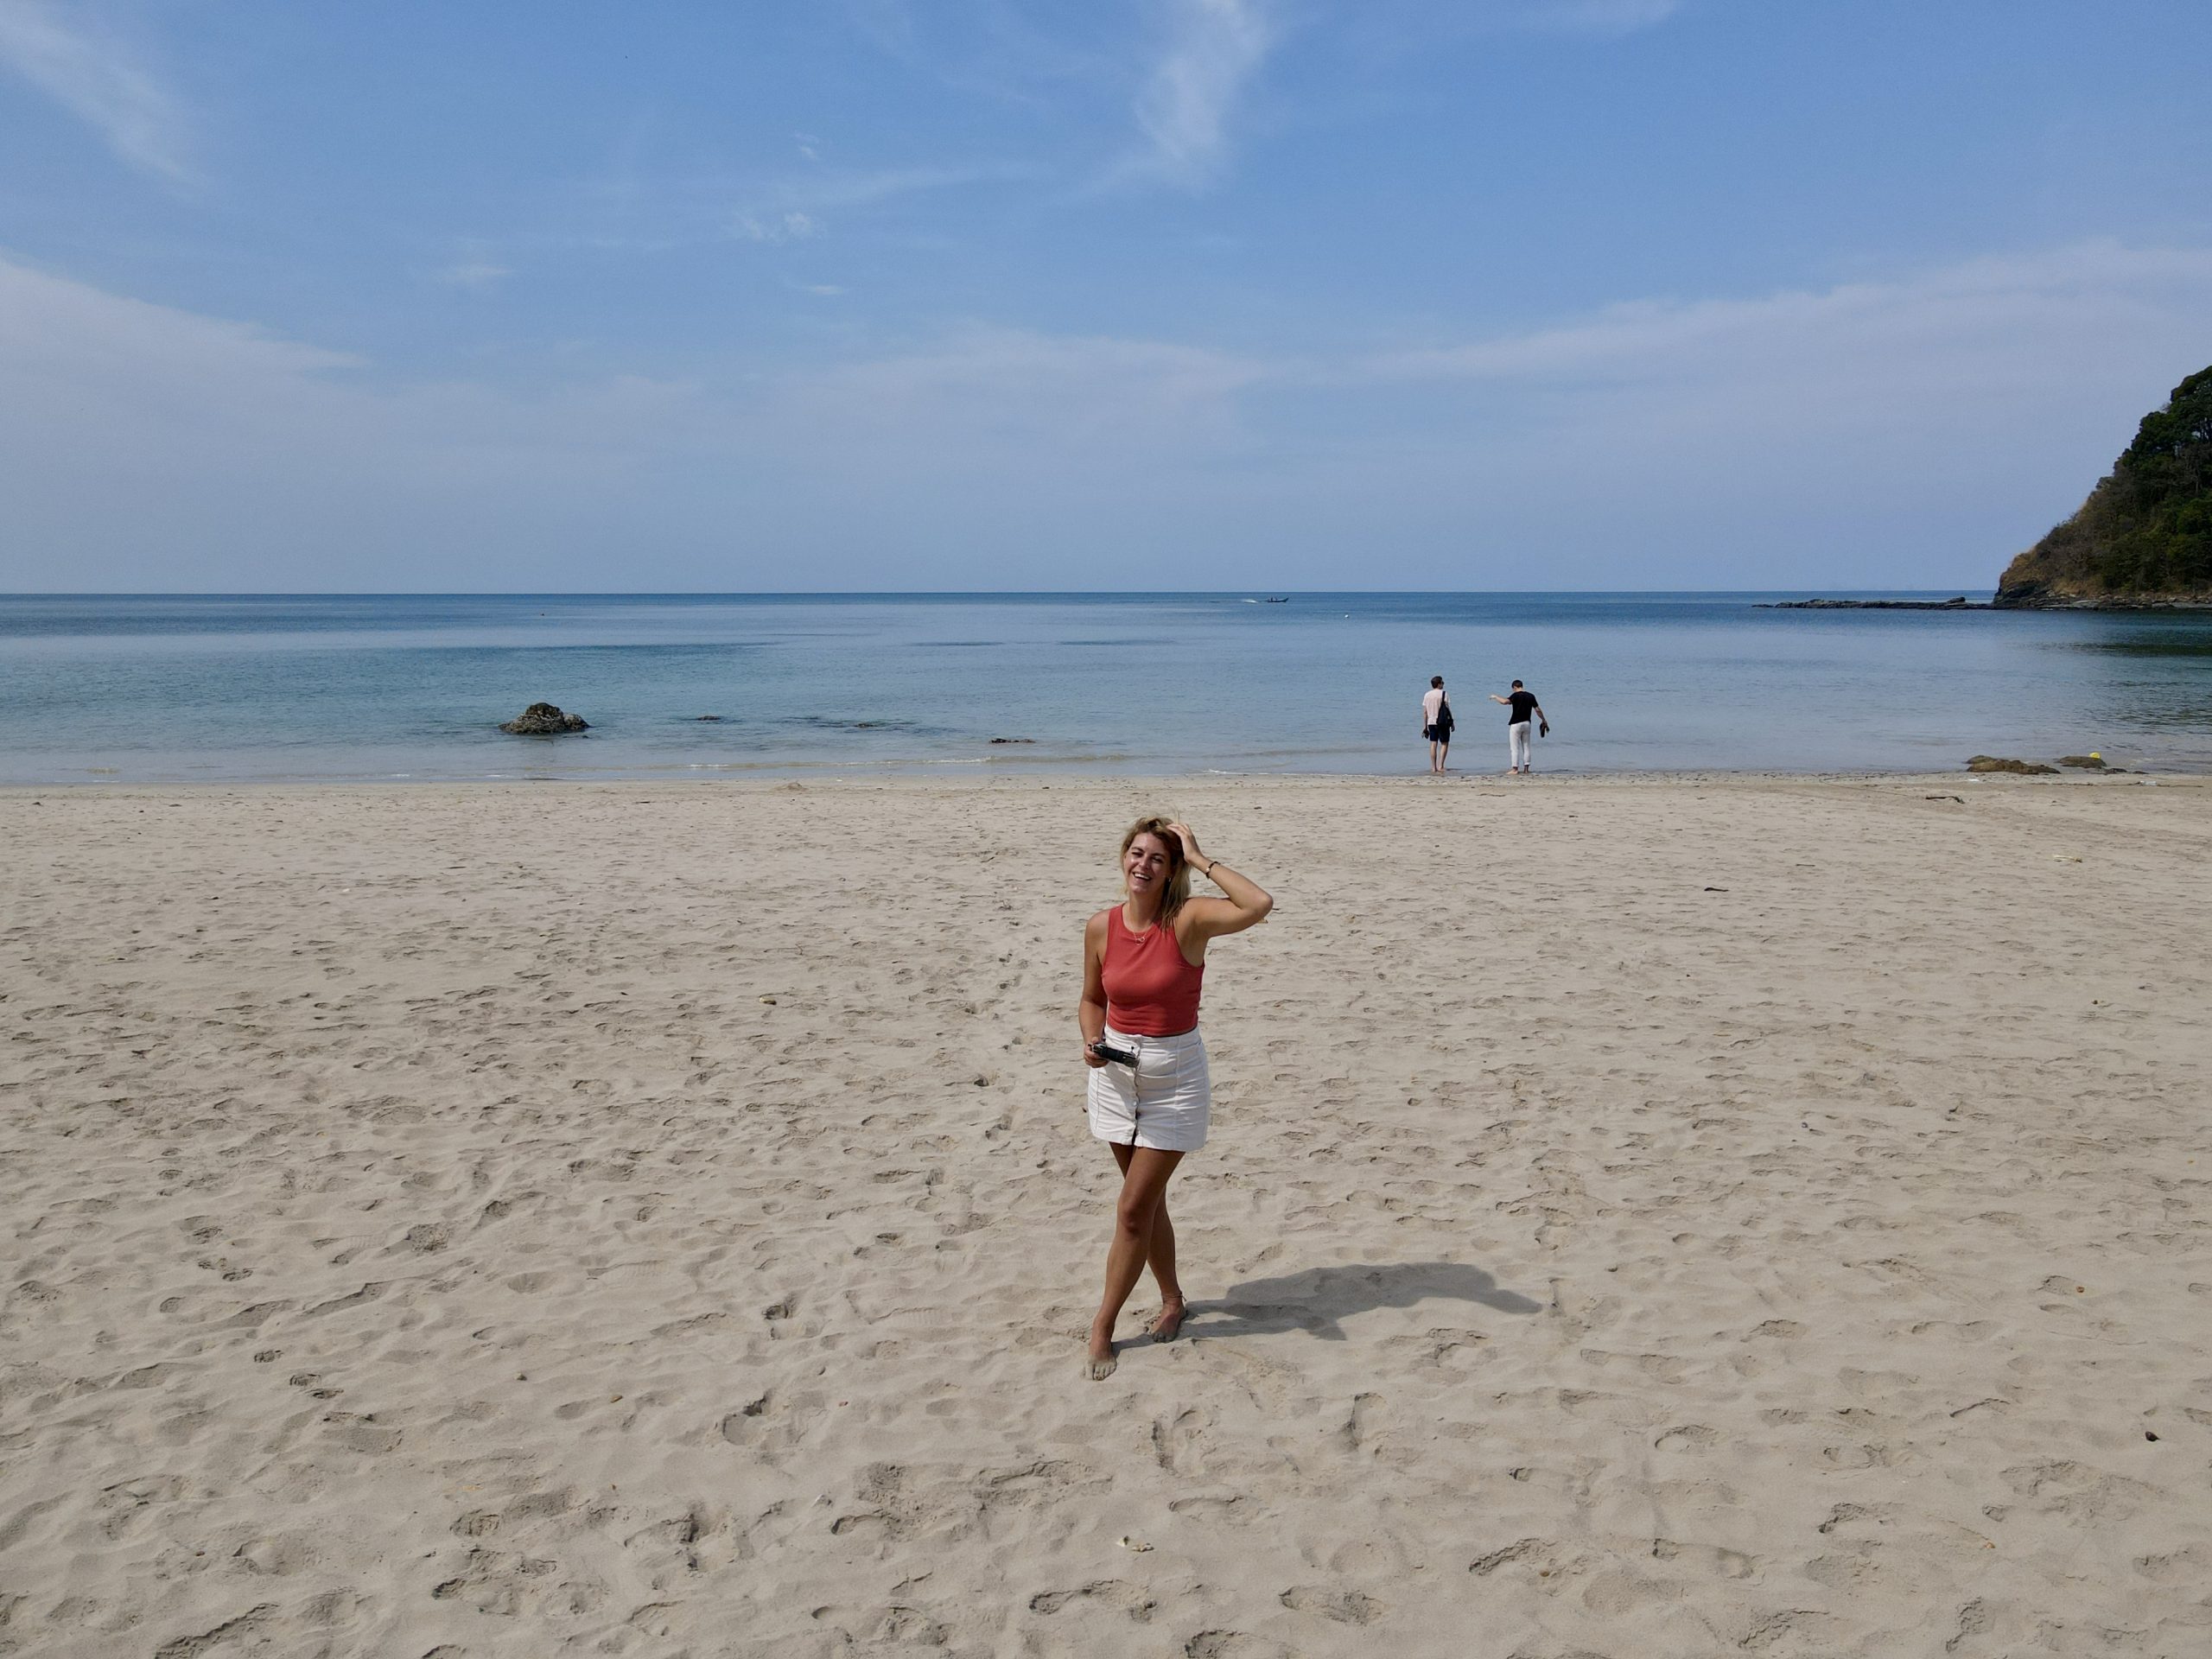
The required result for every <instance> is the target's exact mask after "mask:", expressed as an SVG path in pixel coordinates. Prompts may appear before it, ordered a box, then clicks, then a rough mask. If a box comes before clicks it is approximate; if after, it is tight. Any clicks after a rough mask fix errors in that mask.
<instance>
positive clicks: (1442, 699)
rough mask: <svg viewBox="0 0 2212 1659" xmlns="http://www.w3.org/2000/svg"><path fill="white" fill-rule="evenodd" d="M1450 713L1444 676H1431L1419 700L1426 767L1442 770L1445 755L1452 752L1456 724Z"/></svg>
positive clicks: (1432, 769) (1433, 770)
mask: <svg viewBox="0 0 2212 1659" xmlns="http://www.w3.org/2000/svg"><path fill="white" fill-rule="evenodd" d="M1457 723H1458V721H1457V719H1456V717H1455V716H1454V715H1452V699H1451V698H1449V697H1447V696H1445V695H1444V677H1443V676H1442V675H1441V674H1438V675H1434V676H1433V677H1431V678H1430V680H1429V682H1428V690H1427V692H1426V693H1424V694H1423V696H1422V697H1421V735H1422V736H1423V737H1425V738H1427V740H1428V769H1429V771H1431V772H1442V771H1443V770H1444V762H1445V759H1446V756H1448V755H1449V754H1450V753H1452V727H1453V726H1454V725H1455V724H1457Z"/></svg>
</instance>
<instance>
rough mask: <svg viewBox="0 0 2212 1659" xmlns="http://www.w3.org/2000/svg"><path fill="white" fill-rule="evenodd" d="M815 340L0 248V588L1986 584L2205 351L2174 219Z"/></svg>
mask: <svg viewBox="0 0 2212 1659" xmlns="http://www.w3.org/2000/svg"><path fill="white" fill-rule="evenodd" d="M824 339H826V336H825V337H823V339H817V341H816V343H815V344H813V345H811V346H798V347H795V348H794V349H793V350H792V351H791V352H789V353H784V354H782V355H781V356H779V357H778V358H776V359H760V358H758V357H752V356H745V357H737V356H726V357H723V358H721V359H714V358H713V356H712V354H710V353H709V354H707V355H705V356H702V359H700V360H699V361H698V362H696V364H695V365H692V366H691V367H690V370H689V371H688V372H687V374H686V375H685V377H684V378H681V379H672V378H646V377H643V376H637V375H628V376H624V375H605V374H594V375H577V376H574V377H571V378H558V377H556V378H551V379H546V378H532V379H531V381H530V383H529V384H528V385H511V384H506V383H504V382H502V381H500V380H498V379H495V378H488V377H486V376H484V375H482V374H481V373H479V374H476V375H474V376H473V377H471V376H459V375H455V376H433V377H429V378H421V379H409V378H404V377H398V376H394V375H391V374H389V373H385V372H379V371H378V367H377V366H376V365H373V364H364V363H360V362H358V361H357V360H355V359H352V358H349V357H347V356H345V355H342V354H340V353H331V352H327V351H323V350H321V349H320V348H318V347H316V346H313V345H309V344H304V343H297V342H293V341H288V340H280V339H275V338H272V337H270V335H268V334H265V333H264V332H262V331H260V330H257V329H255V328H252V327H245V326H242V325H240V324H238V323H234V322H229V321H221V320H218V319H213V318H209V317H205V316H200V315H193V314H190V313H187V312H182V311H178V310H175V309H171V308H164V307H161V306H156V305H149V304H145V303H143V302H137V301H134V300H130V299H126V298H124V297H121V296H117V295H112V294H108V293H104V292H102V291H100V290H99V289H94V288H92V287H90V286H87V285H86V284H82V283H74V282H72V281H69V280H68V279H67V278H64V277H57V276H50V275H47V274H45V273H42V272H39V271H36V270H31V269H29V268H28V267H25V266H22V265H21V264H11V263H10V262H9V261H8V259H7V258H6V257H4V256H3V255H0V495H4V496H5V497H6V499H8V500H9V502H10V513H11V518H10V530H11V531H14V532H15V533H13V534H11V535H10V536H9V537H5V538H0V591H5V590H8V589H10V588H54V587H60V586H67V585H70V584H72V583H74V584H76V585H78V586H83V585H86V578H85V575H84V573H86V572H87V571H92V572H97V573H98V574H99V578H100V582H101V583H102V584H104V585H107V586H113V587H124V588H128V587H133V586H136V587H137V588H193V587H200V588H205V587H210V586H225V585H227V586H231V587H232V588H237V587H253V586H258V587H263V588H270V589H283V588H295V587H298V586H300V585H302V581H303V579H305V577H306V576H307V573H308V567H306V566H302V564H301V563H300V562H299V561H300V554H299V551H298V550H299V549H300V548H301V547H302V546H306V545H312V546H314V547H315V548H316V549H317V550H318V561H319V562H318V563H316V564H315V566H314V567H313V569H314V573H315V575H314V580H315V581H317V582H325V583H327V584H328V585H332V586H339V587H343V586H347V585H352V586H354V587H384V588H406V587H408V586H410V585H415V586H417V587H423V586H428V585H430V584H433V583H435V582H447V583H448V584H450V583H452V582H454V580H455V578H456V576H457V575H458V576H460V577H461V578H462V579H463V580H464V581H465V582H466V583H467V584H470V585H482V586H493V587H496V586H499V585H500V584H501V583H502V582H507V581H511V580H512V581H517V582H520V581H536V582H541V583H542V582H546V581H548V580H551V581H553V582H554V583H555V585H561V584H563V583H566V584H567V585H572V586H582V587H590V586H593V585H594V584H596V585H601V586H604V585H605V583H606V581H607V576H606V569H607V567H606V565H605V563H604V561H605V558H606V550H607V548H608V547H610V546H616V545H620V546H623V547H632V546H634V547H637V548H639V550H640V552H639V558H638V561H637V562H636V563H634V564H632V565H626V566H625V567H624V580H626V581H631V582H635V583H636V584H637V585H639V586H647V585H652V584H656V583H658V584H664V585H667V586H671V587H683V586H692V585H699V584H701V583H720V584H722V585H725V586H727V585H728V584H730V583H732V582H746V583H754V584H758V585H762V586H774V585H777V584H778V583H779V582H791V581H794V580H798V579H799V578H797V577H794V576H793V575H791V572H792V571H793V570H795V569H804V581H806V582H808V583H810V584H811V585H815V586H823V587H834V586H840V585H857V586H863V587H866V586H876V587H885V586H892V585H896V584H897V583H899V582H905V583H906V585H908V586H912V585H913V578H914V574H915V571H916V569H922V570H924V571H925V572H926V573H927V575H928V578H929V579H931V580H935V581H940V582H946V583H948V584H949V585H955V586H962V585H965V586H1008V587H1039V586H1056V585H1066V584H1070V583H1072V584H1074V585H1077V586H1082V585H1092V586H1097V585H1107V584H1108V583H1109V582H1129V583H1134V582H1138V581H1139V579H1140V578H1142V579H1143V580H1146V581H1150V582H1154V583H1156V584H1157V585H1162V586H1168V585H1175V584H1176V583H1179V582H1192V581H1205V582H1212V583H1214V584H1216V585H1233V584H1235V583H1237V582H1243V581H1247V580H1251V581H1257V580H1261V579H1262V578H1263V577H1264V578H1266V579H1269V580H1271V581H1273V582H1274V585H1276V586H1278V587H1280V586H1283V585H1287V584H1290V583H1293V582H1296V583H1300V584H1303V585H1311V586H1316V587H1327V586H1332V585H1341V584H1342V583H1343V582H1344V581H1345V580H1346V579H1347V578H1350V579H1352V580H1355V581H1357V580H1363V579H1371V575H1372V573H1371V571H1370V569H1368V568H1367V567H1365V566H1363V565H1362V564H1361V563H1359V556H1358V555H1357V554H1355V553H1353V552H1351V551H1348V550H1351V549H1366V548H1378V547H1379V548H1387V549H1389V550H1390V559H1389V571H1390V575H1389V578H1388V579H1389V580H1392V581H1395V582H1404V583H1406V584H1408V585H1410V586H1420V585H1423V584H1432V585H1459V586H1467V585H1474V586H1482V585H1486V584H1489V583H1495V582H1512V581H1515V580H1523V581H1525V578H1526V577H1527V575H1528V572H1529V569H1530V561H1531V560H1532V559H1534V560H1536V561H1537V562H1539V563H1540V564H1541V570H1542V574H1543V577H1544V579H1545V580H1547V581H1554V582H1560V584H1562V585H1566V586H1600V587H1603V586H1613V587H1621V586H1634V585H1637V584H1638V582H1639V580H1641V581H1643V582H1644V583H1645V584H1646V585H1649V583H1652V582H1658V583H1663V584H1681V585H1693V586H1704V587H1715V588H1720V587H1751V586H1763V585H1764V586H1790V585H1808V586H1809V585H1844V586H1868V587H1872V586H1887V585H1903V586H1925V585H1929V582H1930V581H1931V580H1932V576H1933V575H1934V574H1938V573H1940V575H1941V576H1942V579H1944V580H1946V581H1949V580H1954V579H1956V578H1959V577H1963V576H1964V575H1967V574H1968V573H1970V572H1972V571H1974V570H1976V569H1986V572H1987V573H1988V574H1989V575H1992V576H1993V575H1994V574H1995V572H1996V570H1997V569H1998V568H1999V566H2001V564H2002V563H2003V561H2004V559H2005V557H2007V556H2010V555H2011V554H2012V553H2013V552H2015V551H2017V550H2018V548H2020V547H2022V546H2024V545H2025V544H2026V543H2028V542H2030V541H2032V540H2033V539H2034V537H2036V536H2037V535H2038V534H2040V533H2041V532H2042V531H2044V530H2045V529H2047V528H2048V527H2049V526H2050V524H2051V523H2052V522H2054V521H2055V520H2056V518H2060V517H2062V516H2063V514H2064V513H2065V512H2068V511H2069V510H2070V509H2071V508H2072V507H2073V506H2074V505H2075V503H2076V502H2077V501H2078V500H2079V499H2080V497H2081V494H2082V492H2083V491H2085V490H2086V489H2087V488H2088V486H2089V484H2090V483H2091V482H2092V481H2093V480H2094V478H2095V476H2096V475H2097V474H2099V473H2100V472H2101V471H2102V470H2103V469H2104V468H2105V467H2107V465H2109V464H2110V461H2111V456H2112V454H2113V452H2114V450H2115V449H2116V448H2118V447H2119V445H2120V443H2121V442H2124V441H2125V438H2126V434H2127V432H2128V431H2130V430H2132V429H2133V423H2134V421H2135V420H2136V419H2137V417H2139V416H2140V415H2141V413H2142V411H2143V410H2144V409H2145V408H2146V407H2149V406H2150V404H2152V403H2153V402H2155V401H2156V400H2157V399H2158V397H2161V396H2163V395H2164V392H2165V391H2166V390H2167V389H2168V388H2169V387H2171V385H2173V383H2174V381H2175V380H2177V378H2180V376H2181V375H2182V374H2183V373H2184V372H2188V371H2190V370H2191V369H2194V368H2196V367H2198V366H2201V365H2202V364H2203V363H2204V362H2205V361H2206V360H2207V359H2208V358H2212V249H2202V248H2199V249H2187V248H2183V249H2171V250H2161V249H2143V248H2128V247H2124V246H2119V245H2110V244H2090V245H2080V246H2074V247H2065V248H2056V249H2050V250H2046V251H2040V252H2031V253H2023V254H2018V255H2012V256H2006V257H1992V258H1987V259H1981V260H1974V261H1968V262H1964V263H1961V264H1954V265H1950V266H1947V267H1942V268H1936V269H1929V270H1918V271H1910V272H1905V273H1903V274H1900V275H1897V276H1895V277H1889V278H1886V279H1885V280H1882V281H1878V282H1858V283H1845V284H1840V285H1835V286H1829V287H1821V288H1807V289H1802V290H1797V291H1783V292H1777V293H1770V294H1766V295H1759V296H1747V297H1727V298H1714V299H1703V300H1686V301H1680V302H1675V301H1647V302H1638V303H1635V304H1629V305H1623V306H1618V307H1613V308H1607V309H1605V310H1602V311H1599V312H1596V313H1592V314H1590V315H1585V316H1582V317H1580V318H1571V319H1568V320H1567V321H1563V322H1560V323H1559V324H1556V325H1554V326H1548V327H1536V328H1532V329H1529V330H1526V331H1523V332H1519V333H1514V334H1499V335H1493V336H1491V337H1486V338H1472V339H1467V338H1462V339H1460V340H1456V341H1453V340H1445V341H1442V342H1440V343H1438V344H1437V345H1435V346H1433V347H1430V348H1427V349H1422V350H1416V351H1404V352H1399V353H1392V354H1389V355H1379V356H1378V355H1376V354H1373V353H1367V352H1363V351H1356V350H1348V349H1347V350H1338V351H1334V352H1330V351H1311V352H1309V351H1306V350H1303V349H1301V350H1300V351H1299V352H1297V353H1280V354H1272V355H1271V354H1267V353H1257V352H1243V351H1230V350H1225V349H1221V348H1219V347H1217V346H1210V345H1207V344H1205V343H1203V342H1196V343H1194V342H1189V341H1170V340H1148V339H1142V338H1128V337H1116V336H1109V335H1103V334H1045V333H1039V332H1036V331H1032V330H1022V329H1009V328H1004V327H989V326H986V325H981V324H978V325H974V326H970V327H963V328H959V329H956V330H953V331H950V332H949V333H946V334H942V335H939V336H937V337H934V338H930V339H925V340H919V341H917V342H914V343H912V344H910V345H909V346H906V347H905V348H903V349H897V350H875V351H872V352H868V353H863V354H858V355H853V356H849V357H848V356H844V355H842V353H844V352H845V351H846V350H848V349H849V346H850V337H849V336H846V335H843V334H838V335H837V336H836V343H827V344H825V343H823V340H824ZM733 526H738V527H741V529H740V533H738V534H737V536H736V539H735V540H733V530H732V527H733ZM395 550H404V551H398V552H396V551H395ZM747 550H751V551H749V552H748V551H747ZM748 559H749V560H752V561H753V563H747V560H748ZM1194 560H1196V561H1198V563H1194V562H1193V561H1194ZM794 561H798V563H794ZM917 562H919V563H917ZM1109 572H1110V573H1111V575H1110V576H1109V575H1108V574H1107V573H1109ZM1916 576H1917V578H1918V580H1915V577H1916Z"/></svg>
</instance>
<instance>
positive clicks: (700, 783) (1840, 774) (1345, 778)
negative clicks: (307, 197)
mask: <svg viewBox="0 0 2212 1659" xmlns="http://www.w3.org/2000/svg"><path fill="white" fill-rule="evenodd" d="M545 784H559V785H566V786H568V787H569V788H571V789H578V790H616V789H620V790H635V789H665V790H668V791H674V792H679V793H681V792H694V791H699V790H702V789H718V790H726V791H732V792H736V793H761V792H772V791H788V790H791V789H792V788H794V787H798V788H804V789H821V790H841V789H842V790H868V789H877V790H880V789H899V790H918V791H931V790H972V791H987V790H999V791H1046V792H1049V791H1052V790H1054V789H1070V790H1074V789H1093V788H1144V787H1155V788H1169V787H1181V788H1210V787H1222V788H1235V787H1243V786H1249V787H1255V788H1292V789H1296V788H1307V787H1311V788H1314V789H1322V790H1332V789H1353V788H1368V787H1375V788H1379V787H1388V786H1392V785H1397V786H1402V787H1405V788H1409V789H1422V788H1430V789H1433V788H1440V787H1446V786H1449V785H1492V786H1495V787H1497V788H1500V789H1527V788H1532V787H1541V788H1574V789H1597V788H1605V787H1609V786H1621V787H1635V788H1646V789H1649V788H1664V787H1666V786H1668V785H1694V786H1696V787H1700V788H1712V787H1719V786H1725V785H1732V784H1741V785H1747V786H1759V787H1778V786H1787V785H1868V786H1877V785H1922V784H1925V785H1930V786H1931V787H1932V786H1934V785H1951V784H1972V785H1974V786H1975V787H1977V788H1981V787H1986V786H1988V785H1999V786H2012V787H2017V786H2028V785H2038V786H2044V787H2054V786H2064V785H2099V786H2101V787H2106V788H2125V787H2129V786H2133V785H2145V784H2158V785H2190V784H2212V768H2207V769H2205V770H2203V771H2188V770H2183V769H2179V768H2176V769H2172V770H2154V769H2152V768H2148V767H2122V766H2110V767H2107V768H2106V769H2105V770H2103V771H2098V770H2096V769H2094V768H2089V767H2082V768H2075V767H2066V768H2063V769H2061V770H2059V771H2058V772H2054V773H2049V774H2042V775H2026V776H2024V775H2020V774H2017V773H2009V772H1968V771H1967V770H1965V769H1964V768H1960V769H1958V770H1955V771H1946V772H1914V771H1904V772H1888V771H1871V770H1848V769H1847V770H1838V771H1823V772H1782V771H1775V770H1771V769H1767V770H1753V771H1730V770H1722V769H1718V768H1713V769H1701V770H1694V771H1662V770H1656V769H1655V770H1651V771H1638V772H1594V771H1593V772H1569V771H1566V770H1560V771H1555V772H1535V773H1534V774H1532V775H1531V776H1529V777H1526V778H1510V777H1509V776H1508V775H1507V774H1506V773H1505V772H1503V769H1502V768H1501V769H1499V770H1498V771H1497V772H1473V771H1469V772H1461V771H1459V769H1458V768H1456V767H1455V768H1453V769H1452V771H1450V772H1447V773H1446V774H1445V775H1444V776H1443V777H1442V778H1441V779H1438V778H1435V777H1433V776H1432V775H1431V774H1429V773H1427V772H1420V771H1408V772H1068V773H1063V774H1058V775H1053V776H1051V777H1050V778H1049V779H1048V778H1046V777H1045V776H1041V775H1040V774H1039V773H1038V772H1024V773H1019V774H1000V775H996V776H990V775H979V774H977V773H975V772H968V771H966V770H964V769H963V770H962V771H960V772H944V773H934V772H906V771H888V770H887V771H886V772H881V773H878V774H874V775H870V774H867V773H864V772H859V771H858V769H855V771H854V772H851V773H847V774H835V775H825V774H824V773H823V772H760V773H756V774H748V775H746V776H742V777H730V776H727V775H722V776H715V777H704V778H702V777H688V778H672V777H669V776H667V775H666V774H664V773H648V774H640V775H638V776H632V777H620V776H618V777H575V776H564V775H561V774H556V773H541V774H537V775H535V776H527V775H525V776H514V777H500V778H348V779H328V778H270V779H189V780H175V781H167V782H165V781H162V780H160V779H103V778H89V779H62V780H59V781H54V782H48V783H7V782H0V798H7V797H10V796H22V795H26V794H29V795H36V794H40V793H41V792H45V793H55V794H77V793H85V794H99V793H103V792H105V793H111V794H116V795H123V794H128V793H131V792H134V791H136V792H144V793H164V792H166V793H171V794H175V793H180V792H187V791H189V792H194V793H199V794H231V793H256V794H257V793H266V792H278V791H298V792H303V793H312V792H315V791H330V792H333V793H359V792H361V791H378V790H389V791H392V792H394V793H398V794H411V793H416V792H422V791H439V790H451V791H497V790H506V789H512V788H518V787H526V786H535V785H545Z"/></svg>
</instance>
